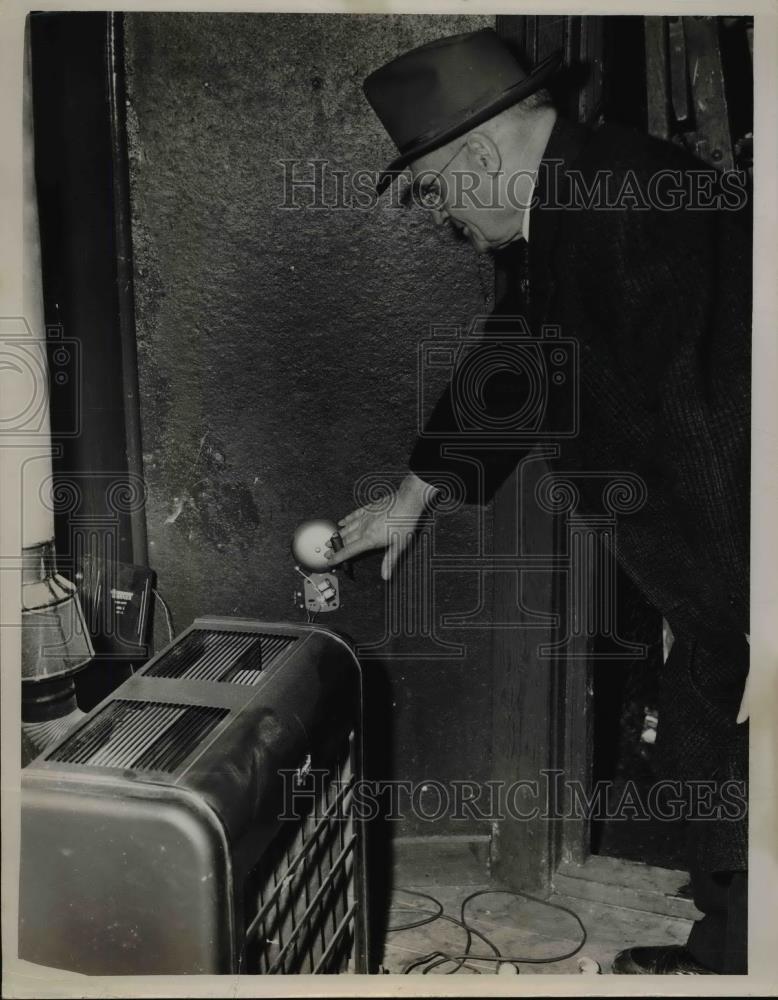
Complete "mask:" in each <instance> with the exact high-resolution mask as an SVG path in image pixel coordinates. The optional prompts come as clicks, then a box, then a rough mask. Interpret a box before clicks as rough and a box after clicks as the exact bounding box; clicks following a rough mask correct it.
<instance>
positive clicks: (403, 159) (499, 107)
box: [376, 49, 564, 195]
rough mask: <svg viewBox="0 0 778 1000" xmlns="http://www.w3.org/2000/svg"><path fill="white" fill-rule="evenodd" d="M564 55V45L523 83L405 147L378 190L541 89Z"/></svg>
mask: <svg viewBox="0 0 778 1000" xmlns="http://www.w3.org/2000/svg"><path fill="white" fill-rule="evenodd" d="M563 56H564V53H563V52H562V50H561V49H560V50H558V51H557V52H552V53H551V55H550V56H547V57H546V58H545V59H544V60H543V61H542V62H540V63H538V65H537V66H536V67H535V69H534V70H533V71H532V72H531V73H530V74H529V76H527V77H525V79H523V80H522V81H521V82H520V83H517V84H516V85H515V86H514V87H510V88H509V89H508V90H506V91H505V92H504V93H502V94H500V96H499V97H497V98H495V100H493V101H490V102H489V103H488V104H487V105H484V106H483V107H480V108H478V109H477V110H474V111H473V112H471V113H470V114H467V115H466V116H465V117H464V118H462V119H460V121H458V122H457V123H456V125H452V126H451V127H450V128H448V129H445V130H444V131H442V132H438V133H437V134H436V135H434V136H429V137H425V138H424V139H423V140H419V141H418V142H416V143H414V145H413V146H411V147H410V148H408V149H406V150H404V151H403V152H402V153H401V154H400V156H397V157H395V159H393V160H392V161H391V163H389V164H387V166H386V167H385V168H384V170H382V171H381V173H380V175H379V177H378V183H377V184H376V191H377V192H378V194H379V195H380V194H383V192H384V191H385V190H386V189H387V188H388V187H389V185H390V184H391V183H392V181H393V180H394V179H395V178H396V177H398V176H399V175H400V174H401V173H402V172H403V170H404V169H405V168H406V167H407V166H408V164H409V163H412V162H413V160H417V159H418V158H419V157H420V156H424V155H425V154H427V153H431V152H432V151H433V150H435V149H440V147H441V146H445V145H446V143H449V142H451V141H452V139H456V138H458V137H459V136H460V135H464V134H465V133H466V132H469V131H470V130H471V129H473V128H475V127H476V126H477V125H481V124H483V122H485V121H488V120H489V119H490V118H493V117H494V116H495V115H496V114H499V113H500V112H501V111H505V109H506V108H509V107H511V105H513V104H518V102H519V101H523V100H524V98H525V97H529V96H530V94H534V93H535V92H536V91H538V90H540V89H541V87H543V86H544V85H545V84H546V83H547V82H548V81H549V80H550V79H551V77H552V76H553V75H554V74H555V73H556V72H557V70H558V69H559V67H560V65H561V63H562V59H563Z"/></svg>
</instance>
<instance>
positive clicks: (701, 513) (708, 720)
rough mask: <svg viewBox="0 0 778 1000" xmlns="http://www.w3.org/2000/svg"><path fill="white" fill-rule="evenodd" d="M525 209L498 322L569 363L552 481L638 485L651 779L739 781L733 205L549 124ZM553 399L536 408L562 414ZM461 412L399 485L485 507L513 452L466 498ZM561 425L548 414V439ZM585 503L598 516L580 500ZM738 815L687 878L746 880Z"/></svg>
mask: <svg viewBox="0 0 778 1000" xmlns="http://www.w3.org/2000/svg"><path fill="white" fill-rule="evenodd" d="M535 194H536V198H535V202H534V203H533V208H532V211H531V214H530V239H529V271H528V278H529V281H528V286H529V287H528V291H529V294H528V296H524V297H523V298H522V299H521V300H519V298H518V297H517V296H515V295H514V294H513V293H514V292H515V291H516V289H517V288H518V286H519V284H520V276H519V274H518V273H517V274H516V282H515V286H516V288H514V289H511V290H509V294H508V296H507V298H506V300H505V302H503V303H502V304H501V306H500V308H498V310H496V313H504V312H514V311H515V310H516V308H517V302H519V301H521V302H523V305H524V307H525V311H526V312H528V314H529V322H530V327H531V330H532V332H533V335H534V336H535V337H537V336H539V334H540V331H541V330H542V327H543V325H544V324H558V325H559V327H560V328H561V334H562V336H563V337H565V338H572V339H574V341H575V342H577V344H578V350H579V364H578V371H577V379H578V389H579V395H580V401H579V407H580V409H579V412H578V414H577V419H578V426H577V433H576V434H575V436H574V437H571V438H566V439H564V440H562V439H560V441H559V457H558V459H557V460H556V461H555V462H554V466H555V467H556V468H557V469H559V470H563V471H569V470H578V471H579V472H580V471H583V472H592V473H595V474H597V473H607V472H627V473H631V474H632V475H635V476H639V477H640V479H641V480H642V482H643V483H644V485H645V501H644V503H643V504H642V506H641V507H640V509H639V510H637V511H635V512H633V513H630V514H628V515H625V516H623V517H621V518H620V519H619V521H618V525H617V531H616V550H617V556H618V559H619V561H620V563H621V565H622V566H623V568H624V569H625V570H626V572H627V573H628V574H629V575H630V576H631V577H632V578H633V580H634V581H635V582H636V583H637V585H638V586H639V588H640V589H641V591H642V593H643V594H644V596H645V597H646V598H647V600H648V601H649V602H650V603H652V604H653V605H654V606H655V607H656V608H657V609H658V610H659V611H660V612H661V613H662V615H663V616H664V617H665V618H666V619H667V621H668V622H669V623H670V626H671V628H672V630H673V633H674V635H675V644H674V646H673V649H672V651H671V654H670V656H669V658H668V660H667V662H666V663H665V664H664V666H663V667H662V670H661V676H660V698H661V703H660V724H659V735H658V750H659V751H660V753H661V759H662V761H663V765H664V771H663V777H667V778H672V779H676V780H679V779H680V780H685V781H692V782H693V781H711V780H712V781H718V782H721V781H727V780H734V781H745V779H746V772H747V766H746V759H747V725H745V726H744V725H736V722H735V719H736V715H737V710H738V706H739V703H740V697H741V694H742V690H743V685H744V681H745V676H746V673H747V670H748V646H747V642H746V639H745V635H746V633H748V631H749V614H748V608H749V574H748V559H749V458H750V370H751V361H750V344H751V253H752V240H751V219H750V205H749V200H748V198H747V197H745V196H744V194H745V188H744V186H743V185H742V184H737V183H733V177H732V176H727V177H721V176H720V175H719V174H717V173H716V172H714V171H712V170H711V169H710V168H707V167H706V166H705V165H704V164H703V163H701V162H700V161H698V160H696V159H695V158H693V157H691V156H690V155H689V154H687V153H686V152H685V151H683V150H681V149H679V148H677V147H676V146H674V145H672V144H670V143H664V142H660V141H657V140H654V139H652V138H650V137H648V136H645V135H643V134H641V133H639V132H637V131H632V130H628V129H624V128H620V127H616V126H609V125H606V126H602V127H600V128H599V129H596V130H588V129H585V128H583V127H581V126H577V125H572V124H570V123H568V122H565V121H564V120H562V119H559V120H558V121H557V123H556V125H555V127H554V130H553V132H552V135H551V137H550V140H549V143H548V146H547V148H546V152H545V156H544V160H543V163H542V164H541V169H540V172H539V175H538V181H537V185H536V191H535ZM520 307H521V306H520ZM526 307H528V308H526ZM495 329H498V330H499V322H497V323H495ZM453 384H455V383H453ZM521 391H525V392H526V387H525V388H524V389H523V390H522V388H521V386H520V385H519V383H518V382H517V381H516V378H515V373H511V372H506V373H505V374H504V377H502V378H501V377H500V375H499V373H498V374H497V375H496V377H494V378H493V379H492V380H491V383H490V389H489V391H488V392H487V395H486V405H487V407H493V409H494V412H495V414H499V413H501V412H503V411H506V412H512V411H515V410H516V409H517V406H516V393H518V392H521ZM489 393H491V395H489ZM552 396H554V394H553V393H549V397H552ZM560 398H561V397H559V396H554V398H553V399H550V401H549V402H548V405H549V406H550V407H554V406H558V407H562V408H564V407H565V406H567V405H572V404H571V403H570V404H568V403H567V402H560V401H559V399H560ZM455 410H456V407H455V406H452V387H451V386H450V387H449V388H448V389H447V390H446V392H445V393H444V395H443V396H442V398H441V399H440V401H439V403H438V405H437V407H436V408H435V410H434V412H433V414H432V416H431V417H430V420H429V422H428V424H427V428H426V431H427V432H433V433H431V434H430V433H426V434H422V435H421V436H420V438H419V440H418V442H417V444H416V446H415V448H414V451H413V454H412V456H411V462H410V466H411V469H412V470H413V471H414V472H416V473H417V474H418V475H419V476H421V477H422V478H423V479H426V480H427V481H430V482H433V483H434V482H435V477H436V476H437V475H440V474H446V473H452V472H453V473H456V474H457V475H459V476H460V477H461V478H462V479H463V480H464V482H465V484H466V487H467V491H468V499H469V500H471V501H475V502H486V501H488V500H489V498H490V496H491V495H492V494H493V492H494V490H495V489H496V488H497V487H498V486H499V484H500V482H501V481H502V480H503V479H504V478H505V477H506V476H507V475H508V474H509V472H510V471H511V469H512V468H513V467H515V465H516V462H517V461H518V459H519V458H520V457H521V455H522V454H525V453H526V446H525V445H522V444H514V445H512V444H511V443H506V442H505V441H500V442H497V441H496V442H495V443H494V448H493V449H492V450H488V451H486V452H484V451H483V442H481V447H480V450H479V452H478V454H479V455H481V456H486V459H487V460H486V465H487V476H486V486H485V487H484V486H483V485H481V486H479V485H478V481H477V477H474V475H473V466H472V465H469V464H467V463H465V462H458V461H456V460H454V459H452V458H451V457H447V456H446V455H445V446H446V445H450V444H452V443H453V444H455V445H457V447H458V448H459V450H460V452H461V450H462V442H463V440H464V439H463V438H462V435H461V424H460V423H459V422H458V418H457V416H456V415H455ZM569 416H570V414H565V413H548V414H546V418H547V420H548V421H549V422H555V423H554V425H555V426H560V427H563V426H565V425H566V421H567V419H568V417H569ZM441 435H442V437H441ZM592 479H593V482H594V483H595V484H596V483H597V477H596V475H595V476H594V477H592ZM585 480H586V477H585V476H584V477H583V481H584V483H585ZM441 481H442V480H441ZM583 494H584V502H586V501H587V499H590V500H591V502H592V504H593V505H594V506H597V505H598V503H599V498H598V497H595V496H594V493H592V495H591V496H590V497H588V498H587V488H586V486H585V485H584V489H583ZM597 512H599V511H597ZM737 813H738V809H735V810H724V815H723V817H722V819H721V821H711V820H707V821H702V820H700V821H699V822H698V823H696V824H695V831H696V832H695V840H694V843H695V848H694V856H693V858H692V863H693V864H696V865H698V866H699V867H701V868H703V869H707V870H725V869H738V868H745V867H746V866H747V844H746V822H745V820H739V821H735V820H733V819H732V816H733V815H736V814H737Z"/></svg>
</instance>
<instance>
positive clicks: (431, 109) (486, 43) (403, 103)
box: [363, 28, 562, 194]
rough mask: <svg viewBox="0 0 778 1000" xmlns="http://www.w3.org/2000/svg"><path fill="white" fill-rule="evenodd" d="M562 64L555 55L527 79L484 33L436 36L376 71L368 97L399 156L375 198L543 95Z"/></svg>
mask: <svg viewBox="0 0 778 1000" xmlns="http://www.w3.org/2000/svg"><path fill="white" fill-rule="evenodd" d="M561 62H562V52H561V51H559V52H554V53H553V54H552V55H550V56H548V57H547V58H546V59H544V60H543V61H542V62H541V63H539V64H538V65H537V66H536V67H535V69H534V70H533V71H532V72H531V73H529V74H527V73H525V72H524V70H523V69H522V67H521V66H520V64H519V63H518V61H517V59H516V57H515V56H514V55H513V53H512V52H511V50H510V49H509V48H508V46H507V45H506V44H505V43H504V42H503V40H502V39H501V38H500V36H499V35H498V34H497V32H496V31H493V30H492V29H491V28H484V29H482V30H481V31H471V32H468V33H467V34H464V35H450V36H449V37H447V38H439V39H436V41H434V42H429V43H427V44H426V45H421V46H420V47H419V48H417V49H411V51H410V52H405V53H404V54H403V55H401V56H399V57H398V58H397V59H393V60H392V61H391V62H389V63H387V64H386V65H385V66H381V67H380V69H377V70H375V72H373V73H371V74H370V76H369V77H367V79H366V80H365V82H364V84H363V88H364V91H365V96H366V97H367V99H368V101H369V102H370V104H371V105H372V107H373V110H374V111H375V113H376V114H377V115H378V117H379V118H380V119H381V123H382V124H383V126H384V128H385V129H386V131H387V132H388V133H389V135H390V136H391V137H392V139H394V142H395V144H396V145H397V148H398V150H399V153H400V155H399V156H397V157H395V159H394V160H392V162H391V163H390V164H388V166H387V167H386V169H385V170H384V171H383V172H382V173H381V175H380V177H379V179H378V185H377V189H378V193H379V194H380V193H381V192H382V191H384V190H385V189H386V188H387V187H388V186H389V185H390V184H391V182H392V180H393V178H394V177H396V176H397V174H398V173H400V172H401V171H402V169H403V168H404V167H405V166H407V164H409V163H410V162H411V161H412V160H415V159H417V158H418V157H419V156H423V155H424V154H425V153H430V152H432V150H433V149H438V148H439V147H440V146H445V145H446V143H447V142H451V140H452V139H456V138H457V136H460V135H464V134H465V132H469V131H470V129H472V128H475V127H476V126H477V125H480V124H481V123H482V122H485V121H487V119H489V118H491V117H493V116H494V115H496V114H498V113H499V112H500V111H504V110H505V109H506V108H509V107H510V106H511V105H513V104H517V103H518V102H519V101H521V100H523V99H524V98H525V97H529V95H530V94H534V93H535V92H536V91H538V90H540V88H541V87H543V86H544V85H545V84H546V83H547V82H548V80H549V79H550V78H551V77H552V76H553V74H554V73H555V72H556V71H557V69H558V68H559V66H560V63H561Z"/></svg>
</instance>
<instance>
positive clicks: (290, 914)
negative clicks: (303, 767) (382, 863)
mask: <svg viewBox="0 0 778 1000" xmlns="http://www.w3.org/2000/svg"><path fill="white" fill-rule="evenodd" d="M353 741H354V735H353V733H352V734H351V735H350V737H349V742H348V749H347V751H346V752H344V754H343V756H342V758H341V759H340V762H339V763H338V764H336V765H335V766H334V767H332V768H330V769H328V770H327V771H326V772H321V771H317V770H312V771H311V772H310V774H309V776H308V778H307V779H303V780H302V782H301V783H300V785H299V787H298V792H299V795H298V796H296V797H294V798H293V799H291V800H288V802H287V809H289V802H290V801H291V802H293V803H294V805H293V807H292V808H293V810H294V812H296V813H297V814H298V816H300V817H301V818H298V819H297V820H296V821H295V820H289V821H287V822H285V823H284V826H283V827H282V829H281V831H280V833H279V834H278V836H277V837H276V839H275V840H274V841H273V842H272V844H271V845H270V847H269V848H268V850H267V851H266V852H265V854H264V855H263V857H262V859H261V861H260V863H259V864H258V865H257V867H256V869H255V870H254V871H253V872H252V873H251V875H250V876H249V878H248V880H247V884H246V886H245V890H244V905H245V912H246V922H245V926H246V932H245V945H244V953H243V956H242V962H241V966H242V969H241V971H244V972H246V973H249V974H252V975H272V974H274V973H282V974H290V973H336V972H342V971H344V970H345V968H346V967H347V965H348V962H349V958H350V956H351V953H352V950H353V944H354V937H355V919H356V908H357V904H356V901H355V898H354V891H353V889H354V859H355V844H356V835H355V831H354V823H353V817H352V798H353V785H354V775H353V768H352V761H353V757H352V751H353ZM300 796H304V797H305V798H306V799H307V805H308V810H307V814H305V815H304V816H303V815H302V814H303V812H304V810H305V806H304V805H303V804H301V803H300V801H299V797H300ZM311 799H313V801H312V802H311Z"/></svg>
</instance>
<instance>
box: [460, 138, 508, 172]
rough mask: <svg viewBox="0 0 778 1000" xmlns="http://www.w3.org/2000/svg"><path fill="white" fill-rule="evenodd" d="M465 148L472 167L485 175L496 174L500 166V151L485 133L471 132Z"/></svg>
mask: <svg viewBox="0 0 778 1000" xmlns="http://www.w3.org/2000/svg"><path fill="white" fill-rule="evenodd" d="M466 146H467V152H468V155H469V156H470V158H471V160H472V162H473V165H474V166H477V167H480V168H481V170H483V171H485V172H486V173H488V174H492V173H497V171H498V170H499V169H500V167H501V166H502V157H501V156H500V150H499V149H498V148H497V146H496V145H495V144H494V142H493V141H492V140H491V139H490V138H489V136H488V135H487V134H486V133H485V132H471V133H470V135H469V136H468V137H467V143H466Z"/></svg>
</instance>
